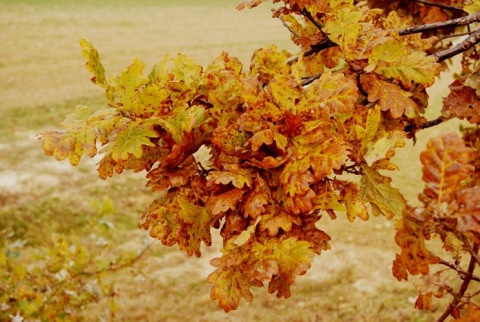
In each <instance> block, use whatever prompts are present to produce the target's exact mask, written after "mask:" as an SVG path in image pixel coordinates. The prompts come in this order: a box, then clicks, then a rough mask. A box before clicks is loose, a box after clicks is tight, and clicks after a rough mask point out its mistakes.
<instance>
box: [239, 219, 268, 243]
mask: <svg viewBox="0 0 480 322" xmlns="http://www.w3.org/2000/svg"><path fill="white" fill-rule="evenodd" d="M261 219H262V216H258V217H257V220H255V222H254V223H253V224H251V225H250V226H248V227H247V229H246V230H244V231H242V232H241V233H240V235H238V236H237V237H236V238H235V239H234V241H233V244H235V245H236V246H242V245H245V244H246V243H247V242H248V240H249V239H250V237H252V236H253V235H254V234H255V229H256V228H257V225H258V223H259V222H260V220H261Z"/></svg>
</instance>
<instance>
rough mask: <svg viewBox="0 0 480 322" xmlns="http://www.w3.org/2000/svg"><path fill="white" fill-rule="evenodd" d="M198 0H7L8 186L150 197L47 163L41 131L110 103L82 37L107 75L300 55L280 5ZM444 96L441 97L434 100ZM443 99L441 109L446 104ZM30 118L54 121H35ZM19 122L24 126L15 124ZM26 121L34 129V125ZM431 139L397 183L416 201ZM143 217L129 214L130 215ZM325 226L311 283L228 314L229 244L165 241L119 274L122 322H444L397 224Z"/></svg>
mask: <svg viewBox="0 0 480 322" xmlns="http://www.w3.org/2000/svg"><path fill="white" fill-rule="evenodd" d="M188 2H189V1H186V0H184V1H180V2H175V1H167V0H164V1H147V0H143V1H138V2H135V1H126V0H124V1H105V2H102V4H101V5H96V4H95V1H86V2H81V1H72V2H69V3H68V4H65V5H59V4H55V1H52V0H50V1H40V0H37V1H33V0H32V1H27V0H24V1H13V0H12V1H6V2H5V3H3V4H2V3H0V30H1V31H0V43H1V44H2V46H0V79H1V80H2V86H0V97H1V98H2V99H1V100H0V116H3V117H2V118H3V119H4V120H3V122H4V123H2V121H0V124H7V123H5V122H8V124H7V125H5V126H6V128H7V129H8V131H10V132H14V131H16V130H18V128H20V129H21V131H20V133H17V134H16V135H14V136H13V137H10V138H8V140H7V139H5V138H4V139H2V140H1V141H0V157H1V158H2V159H3V160H5V161H6V163H5V164H4V166H2V167H0V181H1V180H3V182H7V181H5V180H6V179H5V178H9V180H11V181H8V182H10V183H11V184H7V185H6V187H7V189H12V191H13V190H15V191H16V193H22V192H23V193H26V191H29V189H31V187H32V185H33V186H34V187H36V188H35V189H39V190H38V191H40V192H39V193H40V194H42V193H50V191H51V189H52V183H53V187H55V185H57V186H58V187H61V192H58V194H59V196H60V198H61V197H62V196H65V195H72V194H80V193H79V188H78V187H79V184H84V185H86V186H87V187H90V188H88V189H87V188H84V189H83V190H81V191H82V193H85V194H87V196H85V197H86V198H87V197H93V195H94V194H95V193H98V192H99V191H101V194H103V195H118V196H117V197H115V198H114V199H115V200H116V201H118V202H119V203H120V207H122V206H125V207H127V208H126V209H129V210H132V209H139V208H141V207H142V206H143V205H144V204H145V199H146V198H147V196H146V194H145V193H144V192H142V193H139V196H138V198H135V197H132V196H131V195H130V196H127V195H126V193H127V192H124V193H123V194H122V193H120V192H118V191H113V190H109V187H110V186H109V183H107V184H105V183H103V182H99V181H96V180H97V178H96V176H95V173H93V172H92V171H91V170H92V169H93V164H92V163H91V162H88V161H85V162H83V163H82V164H81V166H80V169H81V170H82V171H78V169H70V168H69V167H68V166H64V165H65V164H64V163H62V164H59V165H57V164H56V163H55V161H54V160H47V161H46V159H45V158H44V157H43V156H42V155H41V152H40V146H39V144H38V143H37V142H35V139H34V135H33V134H32V133H33V132H32V131H36V130H38V129H39V126H41V127H45V124H46V123H48V124H50V125H49V126H56V123H55V122H56V120H57V118H59V119H62V118H63V117H64V116H65V114H66V113H68V111H69V110H71V109H73V107H74V105H75V104H78V103H84V102H85V101H87V102H93V104H98V101H99V98H100V97H101V96H102V91H101V90H100V89H98V88H95V86H93V85H92V84H91V83H90V82H89V81H88V79H89V77H90V75H89V74H88V72H87V71H86V70H85V68H84V63H85V62H84V59H83V57H82V56H81V55H80V51H79V46H78V39H79V38H86V39H88V40H89V41H91V42H92V43H93V44H94V45H95V46H96V47H97V49H98V50H99V52H100V55H101V58H102V61H103V63H104V65H105V68H106V71H107V74H108V75H112V76H113V75H114V74H117V73H118V72H119V71H121V70H122V69H123V68H125V67H126V66H127V65H128V64H129V63H130V61H131V60H132V59H133V58H135V57H139V58H140V59H141V60H143V61H145V62H146V63H147V66H151V65H152V64H153V63H154V62H155V61H156V60H157V59H159V58H161V57H163V56H164V55H165V54H166V53H171V54H173V55H175V54H176V53H179V52H181V53H184V54H187V55H188V56H191V57H193V58H195V59H196V60H197V61H198V62H199V63H202V64H206V63H208V62H210V61H212V60H213V59H214V58H215V57H216V56H217V55H218V54H219V53H220V52H221V51H222V50H226V51H228V52H229V53H230V54H232V55H234V56H238V57H240V59H241V60H242V61H243V62H244V63H246V64H248V60H249V58H250V56H251V54H252V52H253V50H255V49H257V48H259V47H262V46H265V45H268V44H270V43H276V44H278V45H279V47H281V48H286V49H290V50H291V49H293V47H292V45H291V44H290V42H289V35H288V32H287V31H286V30H285V29H284V28H283V27H282V26H281V24H280V22H279V21H276V20H274V19H270V13H269V11H268V6H264V7H260V8H258V9H256V10H253V11H243V12H237V11H236V10H235V8H234V7H235V4H236V3H237V2H238V0H233V1H232V0H228V1H207V2H204V3H203V4H200V3H201V2H200V1H198V3H196V4H194V5H191V4H189V3H188ZM190 2H195V1H190ZM437 92H438V90H437ZM437 92H436V91H435V90H434V91H433V92H432V93H433V95H432V96H435V93H437ZM434 102H436V103H438V102H439V98H436V99H435V100H434ZM69 105H71V107H70V106H69ZM16 110H18V111H20V112H19V114H16V113H15V111H16ZM3 113H5V114H3ZM25 113H27V114H28V113H32V115H37V114H39V115H46V116H45V117H43V118H42V117H40V118H39V117H37V118H27V117H26V116H25V115H24V114H25ZM62 113H63V114H62ZM58 114H60V115H58ZM8 117H11V118H12V119H8V120H7V121H5V118H8ZM26 120H28V125H24V124H23V125H22V122H27V121H26ZM49 120H51V121H49ZM16 123H18V124H16ZM446 127H451V125H448V124H447V125H446ZM429 131H430V130H429ZM435 131H438V130H437V129H435ZM428 135H429V133H428V131H425V132H424V133H420V134H419V139H418V144H417V146H416V147H414V148H413V149H412V153H408V154H404V155H399V156H397V163H398V164H399V166H400V168H401V170H402V174H400V175H396V176H395V178H394V185H395V186H397V187H398V188H400V189H401V190H402V192H403V193H405V194H406V195H407V196H408V197H412V198H413V197H415V196H416V194H417V193H418V191H419V190H420V189H421V188H422V187H421V186H420V185H418V184H413V182H415V181H417V180H418V178H419V177H420V173H421V168H420V163H419V161H418V154H419V152H420V151H421V150H422V149H423V147H424V145H425V142H426V138H427V137H428ZM408 149H410V147H408ZM18 151H22V153H23V154H22V156H21V158H20V157H14V156H13V155H14V154H15V153H17V152H18ZM40 173H41V174H43V177H42V176H39V175H38V174H40ZM79 177H83V179H79ZM119 180H121V179H118V178H114V179H113V180H112V181H113V183H114V184H115V185H117V186H118V185H121V184H122V181H119ZM72 182H74V183H72ZM92 182H93V183H92ZM97 182H98V183H97ZM119 182H120V183H119ZM128 184H138V185H139V186H140V185H142V184H143V180H142V179H141V178H139V177H138V176H132V177H131V180H130V181H128ZM4 186H5V184H4ZM91 186H93V188H91ZM0 188H1V187H0ZM42 189H43V190H42ZM89 193H90V195H88V194H89ZM128 193H131V189H130V190H128ZM126 199H128V203H125V202H126V201H125V200H126ZM33 202H35V199H34V200H33ZM120 207H119V208H120ZM136 215H137V214H136V213H131V214H129V216H131V217H130V218H135V216H136ZM127 222H131V220H130V221H127ZM319 226H320V227H323V228H324V229H325V230H326V231H327V232H328V233H329V234H330V235H331V236H332V238H333V240H332V243H331V245H332V250H330V251H328V252H325V253H324V254H322V255H321V256H320V257H319V258H317V259H316V260H315V262H314V264H313V267H312V269H311V270H310V271H309V272H308V273H307V275H306V276H303V277H300V278H298V282H297V284H296V285H295V286H294V287H293V296H292V297H291V298H290V299H288V300H285V299H276V298H275V297H274V296H272V295H269V294H268V293H267V291H266V290H265V289H259V290H255V297H256V298H255V300H254V302H253V303H245V302H243V303H242V304H241V306H240V309H239V310H238V311H235V312H231V313H229V314H225V313H223V311H220V310H219V309H218V308H217V305H216V303H215V302H212V301H211V300H210V298H209V288H210V287H209V285H208V284H207V283H206V282H205V278H206V276H207V275H208V274H209V273H210V272H211V271H212V270H213V268H212V267H211V266H210V265H209V260H210V259H211V258H212V257H215V256H218V251H219V244H220V243H221V242H220V240H219V238H218V237H216V238H215V241H216V245H214V246H213V247H212V248H209V249H205V251H204V256H203V257H202V258H200V259H197V258H187V257H186V256H185V255H184V254H183V253H180V252H178V251H177V249H176V248H175V247H174V248H166V247H164V246H162V245H160V244H159V243H158V245H156V246H154V249H153V250H152V251H151V252H150V253H149V254H148V257H146V258H145V259H144V260H143V261H142V262H141V263H140V265H141V270H142V272H143V275H137V274H130V273H129V272H120V273H118V274H116V275H114V276H112V277H111V278H113V279H114V280H115V282H116V290H117V293H118V294H117V302H118V306H119V311H118V313H117V315H116V320H117V321H368V322H371V321H429V320H432V317H434V316H438V314H439V312H434V313H433V314H430V313H423V312H419V311H416V310H415V309H414V308H413V304H412V300H414V298H415V291H414V290H413V288H412V285H411V284H408V283H398V282H397V281H396V280H395V279H394V278H393V276H392V275H391V262H392V260H393V258H394V254H395V252H396V251H397V247H396V245H395V243H394V240H393V234H394V230H393V227H392V225H391V224H390V223H389V222H387V221H386V220H385V219H384V218H372V219H371V220H369V221H368V222H358V221H357V222H355V223H354V224H349V223H348V222H347V221H346V219H345V218H339V219H338V220H336V221H334V222H332V221H330V219H328V218H327V217H324V218H323V219H322V220H321V221H320V222H319ZM118 235H119V236H118V237H117V241H118V242H119V244H120V246H119V247H120V248H122V247H123V248H125V247H126V248H136V247H139V246H138V244H139V242H138V240H139V239H140V236H144V235H145V234H144V233H143V232H140V231H137V230H136V229H135V227H133V225H132V226H131V229H123V230H120V231H118ZM120 240H122V241H123V243H121V242H120ZM102 305H103V303H99V304H96V305H92V306H91V307H89V308H87V310H86V313H85V315H86V320H88V321H94V320H99V319H100V317H101V316H103V311H102V310H103V308H104V307H103V306H102Z"/></svg>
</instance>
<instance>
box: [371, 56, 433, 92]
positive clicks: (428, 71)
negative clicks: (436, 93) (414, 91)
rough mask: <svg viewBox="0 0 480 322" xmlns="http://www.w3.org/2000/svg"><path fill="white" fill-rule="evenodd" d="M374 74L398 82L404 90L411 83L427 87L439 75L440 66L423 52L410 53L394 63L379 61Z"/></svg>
mask: <svg viewBox="0 0 480 322" xmlns="http://www.w3.org/2000/svg"><path fill="white" fill-rule="evenodd" d="M375 72H376V73H377V74H381V75H384V76H385V77H387V78H393V79H396V80H398V81H400V82H401V83H402V84H403V86H404V87H405V88H410V87H411V84H412V83H417V84H422V85H424V86H425V87H428V86H431V85H432V84H433V83H434V82H435V77H436V76H437V75H438V74H439V73H440V65H439V64H437V63H436V58H434V57H429V56H427V54H426V53H425V52H423V51H412V52H411V53H410V54H409V55H407V56H402V58H400V59H398V60H397V61H395V62H383V61H380V62H379V63H378V65H377V68H376V69H375Z"/></svg>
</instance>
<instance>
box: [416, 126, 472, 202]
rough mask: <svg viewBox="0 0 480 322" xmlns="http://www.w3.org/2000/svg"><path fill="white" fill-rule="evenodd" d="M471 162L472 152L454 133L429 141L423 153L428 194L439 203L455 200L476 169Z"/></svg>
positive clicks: (421, 156)
mask: <svg viewBox="0 0 480 322" xmlns="http://www.w3.org/2000/svg"><path fill="white" fill-rule="evenodd" d="M471 159H472V150H471V149H470V148H467V147H466V146H465V142H464V141H463V140H462V139H460V138H459V137H458V136H457V134H455V133H448V134H445V135H443V136H440V137H435V138H432V139H430V140H429V141H428V143H427V148H426V150H425V151H423V152H422V153H421V154H420V160H421V162H422V165H423V176H422V179H423V181H424V182H425V189H424V193H425V195H427V196H428V197H430V198H432V199H436V201H437V202H438V204H440V203H442V202H444V201H446V202H450V201H452V200H453V198H454V192H455V190H456V189H457V188H458V187H459V185H460V183H461V182H462V181H463V180H464V179H466V178H467V177H468V176H469V174H470V172H471V171H472V170H473V166H472V165H471V164H470V161H471Z"/></svg>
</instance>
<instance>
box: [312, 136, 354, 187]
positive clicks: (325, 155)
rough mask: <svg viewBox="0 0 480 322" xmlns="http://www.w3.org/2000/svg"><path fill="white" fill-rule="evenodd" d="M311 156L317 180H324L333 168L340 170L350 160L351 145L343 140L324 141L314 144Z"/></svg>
mask: <svg viewBox="0 0 480 322" xmlns="http://www.w3.org/2000/svg"><path fill="white" fill-rule="evenodd" d="M311 148H312V152H311V155H310V156H309V160H310V164H311V167H312V170H313V175H314V177H315V179H316V180H318V181H320V180H323V179H324V178H325V177H326V176H328V175H330V174H331V173H332V172H333V170H339V169H340V168H341V167H342V166H343V165H345V163H346V162H347V160H348V156H349V155H350V146H349V144H348V143H346V142H343V141H341V140H336V141H333V142H332V141H324V142H322V143H321V144H318V145H316V146H312V147H311Z"/></svg>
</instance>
